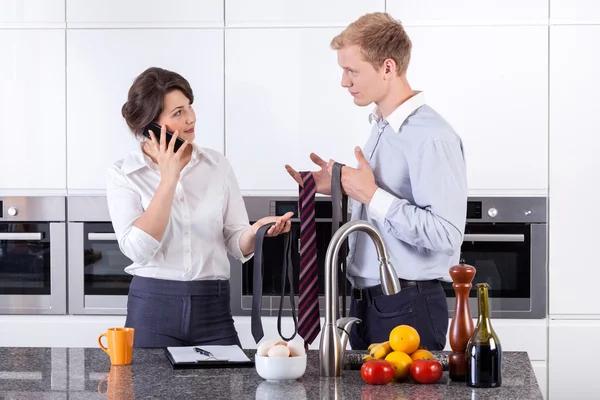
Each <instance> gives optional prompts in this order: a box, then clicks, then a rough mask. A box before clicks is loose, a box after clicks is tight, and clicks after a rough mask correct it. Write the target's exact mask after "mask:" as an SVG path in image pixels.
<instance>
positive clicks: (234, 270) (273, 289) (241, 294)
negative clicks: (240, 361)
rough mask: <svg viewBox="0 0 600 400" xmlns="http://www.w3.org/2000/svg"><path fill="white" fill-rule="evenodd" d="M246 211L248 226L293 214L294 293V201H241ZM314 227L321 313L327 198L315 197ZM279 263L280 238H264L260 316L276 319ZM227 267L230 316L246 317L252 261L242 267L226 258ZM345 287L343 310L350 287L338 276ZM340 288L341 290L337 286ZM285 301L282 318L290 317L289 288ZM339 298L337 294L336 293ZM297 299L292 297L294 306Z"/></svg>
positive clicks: (296, 260) (295, 258)
mask: <svg viewBox="0 0 600 400" xmlns="http://www.w3.org/2000/svg"><path fill="white" fill-rule="evenodd" d="M244 202H245V204H246V210H247V212H248V218H249V220H250V223H254V222H256V221H257V220H258V219H260V218H262V217H265V216H268V215H283V214H285V213H286V212H288V211H292V212H294V214H295V215H294V217H293V218H292V219H291V222H292V235H293V238H294V240H293V241H292V269H293V280H294V293H296V294H297V293H298V288H299V271H300V257H299V253H298V241H297V240H296V239H298V238H299V237H300V220H299V219H298V218H297V215H298V210H297V206H298V198H297V197H261V196H252V197H250V196H249V197H245V198H244ZM315 223H316V227H317V228H316V231H317V232H316V233H317V237H316V246H317V265H318V276H319V278H318V290H319V309H320V310H321V313H323V312H324V310H325V297H324V293H325V275H324V267H325V253H326V251H327V246H328V245H329V240H330V239H331V228H332V208H331V199H330V198H329V197H324V196H318V197H317V198H316V204H315ZM282 259H283V237H282V236H278V237H275V238H268V239H266V240H265V241H264V243H263V265H264V268H263V277H264V278H263V296H262V310H261V313H262V315H263V316H277V314H278V312H279V305H280V302H281V291H282V287H281V276H282V275H281V274H282V267H281V265H282V264H281V260H282ZM229 261H230V265H231V278H230V285H231V312H232V314H233V315H250V314H251V311H252V295H253V287H252V286H253V285H252V274H253V271H254V264H253V262H254V259H253V258H252V259H250V260H249V261H248V262H246V263H244V264H242V263H240V262H239V261H238V260H235V259H234V258H232V257H231V256H229ZM343 283H345V284H346V287H347V292H346V293H347V296H346V310H347V312H348V311H349V309H350V297H349V294H350V288H351V286H350V283H349V282H347V281H346V282H344V281H343V280H342V277H341V274H340V285H341V284H343ZM340 287H341V286H340ZM285 294H286V297H285V298H284V300H283V307H282V315H284V316H290V315H291V305H290V301H289V288H288V290H286V292H285ZM340 294H341V292H340ZM341 299H342V296H341V295H340V307H342V300H341ZM297 304H298V296H296V305H297Z"/></svg>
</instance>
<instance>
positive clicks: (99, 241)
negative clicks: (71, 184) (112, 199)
mask: <svg viewBox="0 0 600 400" xmlns="http://www.w3.org/2000/svg"><path fill="white" fill-rule="evenodd" d="M67 210H68V214H67V215H68V217H67V218H68V221H69V222H68V227H69V229H68V231H69V313H70V314H105V315H125V314H126V313H127V293H128V291H129V284H130V283H131V278H132V276H131V275H130V274H128V273H126V272H125V267H127V266H129V265H131V264H132V262H131V260H130V259H129V258H127V257H126V256H125V255H123V253H121V250H120V249H119V243H118V242H117V238H116V235H115V232H114V229H113V227H112V223H111V222H110V215H109V213H108V205H107V203H106V197H105V196H70V197H69V198H68V202H67Z"/></svg>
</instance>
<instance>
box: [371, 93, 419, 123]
mask: <svg viewBox="0 0 600 400" xmlns="http://www.w3.org/2000/svg"><path fill="white" fill-rule="evenodd" d="M424 104H425V93H423V92H422V91H415V94H414V95H413V96H412V97H411V98H409V99H408V100H406V101H405V102H404V103H402V104H400V106H399V107H398V108H396V109H395V110H394V111H393V112H392V113H391V114H390V115H388V117H387V118H386V120H387V121H388V123H389V124H390V126H391V127H392V129H393V130H394V132H396V133H398V132H399V131H400V127H401V126H402V124H403V123H404V121H406V119H407V118H408V117H409V116H410V115H411V114H412V113H413V112H415V111H416V110H417V109H418V108H419V107H421V106H422V105H424ZM380 119H381V113H380V112H379V107H377V106H375V108H374V109H373V111H372V112H371V113H370V114H369V122H370V123H373V121H376V122H378V121H379V120H380Z"/></svg>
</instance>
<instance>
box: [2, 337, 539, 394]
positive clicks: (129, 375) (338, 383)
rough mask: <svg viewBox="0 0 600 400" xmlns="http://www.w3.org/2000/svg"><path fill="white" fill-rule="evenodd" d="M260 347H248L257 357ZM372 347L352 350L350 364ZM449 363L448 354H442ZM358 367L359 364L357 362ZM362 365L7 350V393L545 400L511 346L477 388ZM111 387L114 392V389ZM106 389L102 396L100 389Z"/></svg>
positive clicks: (152, 352)
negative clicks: (338, 373) (125, 359)
mask: <svg viewBox="0 0 600 400" xmlns="http://www.w3.org/2000/svg"><path fill="white" fill-rule="evenodd" d="M254 352H255V351H254V350H248V351H247V353H248V354H249V355H250V356H251V357H252V354H254ZM364 353H365V352H353V351H350V352H348V354H347V360H349V361H350V363H352V362H354V361H357V360H360V356H361V355H362V354H364ZM434 354H435V355H436V357H438V358H439V359H440V360H441V361H442V363H443V364H445V362H446V359H447V354H448V353H444V352H434ZM350 365H351V364H350ZM357 367H358V365H357V366H356V367H354V368H350V369H345V370H344V371H342V377H341V378H321V377H320V376H319V358H318V353H317V351H313V350H311V351H309V353H308V365H307V369H306V373H305V374H304V376H303V377H302V378H300V379H298V380H295V381H289V382H284V383H276V382H267V381H265V380H263V379H262V378H261V377H260V376H259V375H258V374H257V373H256V370H255V369H254V368H237V369H191V370H190V369H188V370H174V369H172V367H171V364H170V363H169V361H168V360H167V358H166V355H165V353H164V350H162V349H134V353H133V360H132V363H131V365H129V366H116V367H113V368H111V365H110V360H109V358H108V356H107V355H106V353H104V352H103V351H102V350H101V349H99V348H98V349H96V348H85V349H82V348H23V347H19V348H10V347H4V348H0V398H7V399H42V398H43V399H71V400H73V399H95V398H98V399H104V398H106V397H108V398H109V399H113V398H114V399H133V398H135V399H191V398H194V399H203V398H208V399H211V400H220V399H227V400H230V399H236V400H238V399H285V400H296V399H377V400H387V399H394V400H399V399H425V400H427V399H467V398H468V399H512V400H514V399H540V400H541V399H542V394H541V391H540V389H539V386H538V383H537V380H536V378H535V375H534V372H533V369H532V367H531V362H530V361H529V357H528V356H527V353H524V352H505V353H504V358H503V365H502V374H503V376H502V387H500V388H495V389H472V388H469V387H467V386H466V385H465V384H464V383H458V382H452V381H450V380H449V378H448V372H444V375H443V376H442V378H441V380H440V381H439V382H437V383H436V384H431V385H420V384H415V383H412V382H407V383H393V384H389V385H385V386H374V385H368V384H366V383H364V382H363V380H362V378H361V376H360V371H359V370H358V368H357ZM107 389H108V393H106V391H107ZM99 390H100V391H101V392H104V393H105V394H104V395H102V394H100V393H99Z"/></svg>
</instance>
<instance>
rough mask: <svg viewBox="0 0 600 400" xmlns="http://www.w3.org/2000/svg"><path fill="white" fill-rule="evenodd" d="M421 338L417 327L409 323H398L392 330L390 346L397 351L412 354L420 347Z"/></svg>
mask: <svg viewBox="0 0 600 400" xmlns="http://www.w3.org/2000/svg"><path fill="white" fill-rule="evenodd" d="M420 340H421V338H420V337H419V333H418V332H417V330H416V329H415V328H413V327H412V326H409V325H398V326H397V327H395V328H394V329H392V331H391V332H390V346H392V349H394V350H395V351H402V352H404V353H406V354H412V353H414V352H415V351H416V350H417V349H418V348H419V342H420Z"/></svg>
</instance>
